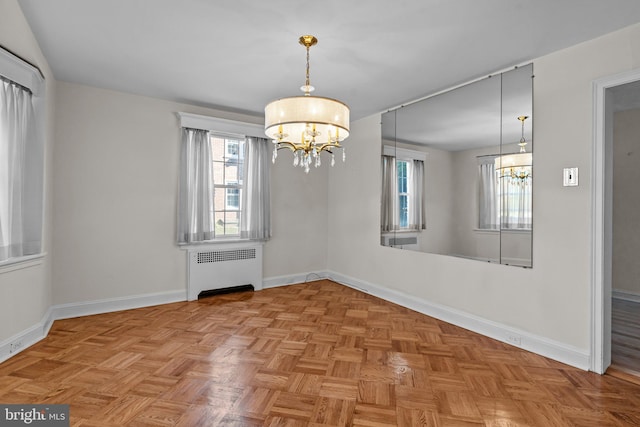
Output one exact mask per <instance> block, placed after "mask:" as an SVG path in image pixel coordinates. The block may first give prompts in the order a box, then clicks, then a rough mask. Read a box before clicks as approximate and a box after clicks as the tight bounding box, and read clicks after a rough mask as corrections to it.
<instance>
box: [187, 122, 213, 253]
mask: <svg viewBox="0 0 640 427" xmlns="http://www.w3.org/2000/svg"><path fill="white" fill-rule="evenodd" d="M180 163H181V164H180V184H179V189H178V243H191V242H201V241H204V240H211V239H213V238H214V237H215V224H214V220H213V164H212V157H211V143H210V141H209V132H208V131H205V130H200V129H189V128H182V147H181V157H180Z"/></svg>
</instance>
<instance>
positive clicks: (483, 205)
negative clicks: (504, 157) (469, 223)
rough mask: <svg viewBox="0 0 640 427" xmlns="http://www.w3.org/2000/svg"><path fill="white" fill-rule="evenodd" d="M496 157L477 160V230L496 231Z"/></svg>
mask: <svg viewBox="0 0 640 427" xmlns="http://www.w3.org/2000/svg"><path fill="white" fill-rule="evenodd" d="M495 158H496V156H483V157H479V158H478V170H479V174H480V177H479V178H480V179H479V183H480V188H479V199H480V219H479V224H478V228H480V229H495V230H498V229H499V228H500V227H499V221H498V200H499V199H498V181H497V179H496V167H495Z"/></svg>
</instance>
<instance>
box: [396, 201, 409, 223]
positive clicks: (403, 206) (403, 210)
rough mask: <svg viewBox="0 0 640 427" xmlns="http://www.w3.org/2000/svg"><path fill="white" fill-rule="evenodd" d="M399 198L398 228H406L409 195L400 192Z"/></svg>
mask: <svg viewBox="0 0 640 427" xmlns="http://www.w3.org/2000/svg"><path fill="white" fill-rule="evenodd" d="M399 199H400V200H399V203H398V206H399V208H400V228H407V227H408V226H409V197H408V196H407V195H406V194H401V195H400V197H399Z"/></svg>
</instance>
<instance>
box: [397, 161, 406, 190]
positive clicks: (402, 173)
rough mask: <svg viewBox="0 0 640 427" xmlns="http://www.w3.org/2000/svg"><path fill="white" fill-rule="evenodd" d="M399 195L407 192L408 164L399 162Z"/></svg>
mask: <svg viewBox="0 0 640 427" xmlns="http://www.w3.org/2000/svg"><path fill="white" fill-rule="evenodd" d="M397 167H398V193H406V192H407V162H404V161H398V162H397Z"/></svg>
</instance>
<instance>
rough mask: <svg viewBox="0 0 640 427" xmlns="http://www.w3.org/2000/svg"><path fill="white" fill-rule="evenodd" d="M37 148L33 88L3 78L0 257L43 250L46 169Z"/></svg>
mask: <svg viewBox="0 0 640 427" xmlns="http://www.w3.org/2000/svg"><path fill="white" fill-rule="evenodd" d="M34 150H36V151H37V150H38V148H37V141H36V127H35V118H34V110H33V104H32V99H31V92H30V91H29V90H28V89H26V88H24V87H22V86H20V85H18V84H16V83H13V82H11V81H9V80H6V79H4V78H0V261H5V260H7V259H9V258H16V257H21V256H26V255H34V254H38V253H40V252H41V247H42V237H41V236H42V197H41V196H42V192H41V188H42V182H41V178H42V173H41V171H40V172H38V171H37V169H35V167H37V166H38V165H35V164H33V163H34V160H35V159H34V157H40V156H38V154H37V153H36V152H34ZM30 165H31V166H34V168H31V166H30ZM39 167H40V168H42V165H39ZM34 171H35V172H34ZM38 180H40V182H38ZM38 189H39V190H38Z"/></svg>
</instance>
